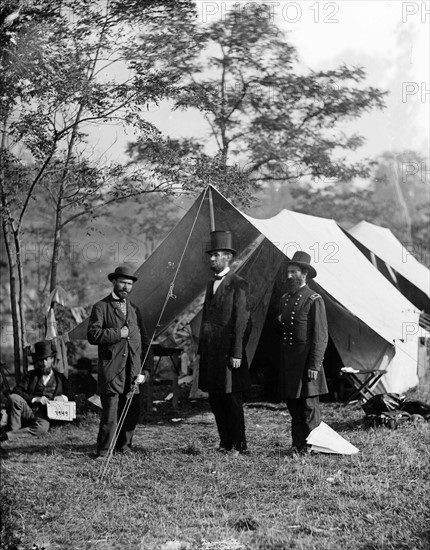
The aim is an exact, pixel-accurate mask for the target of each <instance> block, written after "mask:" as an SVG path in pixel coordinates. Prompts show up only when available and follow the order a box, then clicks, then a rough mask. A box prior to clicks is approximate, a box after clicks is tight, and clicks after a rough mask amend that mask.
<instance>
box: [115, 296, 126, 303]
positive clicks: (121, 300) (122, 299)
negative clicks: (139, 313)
mask: <svg viewBox="0 0 430 550" xmlns="http://www.w3.org/2000/svg"><path fill="white" fill-rule="evenodd" d="M112 300H113V301H114V302H117V303H121V302H123V303H125V298H113V297H112Z"/></svg>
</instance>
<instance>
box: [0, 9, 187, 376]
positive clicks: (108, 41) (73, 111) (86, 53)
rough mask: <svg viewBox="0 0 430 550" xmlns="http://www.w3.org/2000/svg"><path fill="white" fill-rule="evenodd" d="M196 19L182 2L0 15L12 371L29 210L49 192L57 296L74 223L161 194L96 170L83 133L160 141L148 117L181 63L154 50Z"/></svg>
mask: <svg viewBox="0 0 430 550" xmlns="http://www.w3.org/2000/svg"><path fill="white" fill-rule="evenodd" d="M193 17H194V12H193V6H192V3H191V2H189V1H186V0H183V1H181V2H178V3H176V4H173V2H171V1H169V0H168V1H166V2H162V1H159V0H155V1H150V0H149V1H145V2H139V1H137V0H129V1H125V2H124V1H121V2H120V1H109V2H95V3H92V2H86V1H84V0H49V1H48V0H42V1H38V2H35V1H33V0H29V1H28V2H26V3H22V2H18V1H17V0H16V1H14V0H12V1H11V2H9V3H8V4H7V5H5V6H3V7H2V8H1V12H0V23H1V25H2V31H4V32H3V33H2V35H1V39H0V42H1V43H0V45H1V46H2V50H1V52H2V53H1V57H0V64H1V68H2V71H1V76H0V87H1V90H2V97H1V107H0V124H1V129H2V140H1V145H0V164H1V165H0V193H1V205H2V220H3V234H4V239H5V248H6V253H7V256H8V260H9V279H10V291H11V304H12V317H13V321H14V340H15V342H16V344H15V348H16V349H15V364H16V365H17V364H18V363H19V362H20V357H19V355H20V349H21V348H22V345H23V344H24V343H25V340H26V336H25V315H24V298H23V293H24V286H25V281H24V274H23V264H22V258H21V248H22V236H23V231H24V230H25V222H26V219H27V213H28V210H29V208H30V206H31V205H32V201H33V200H34V198H35V196H36V195H37V193H39V192H40V190H42V189H43V190H44V192H46V193H47V197H48V200H49V202H50V204H51V205H52V211H53V213H54V218H55V219H54V223H53V230H52V242H53V252H52V262H51V269H50V278H51V281H50V288H51V289H53V288H54V287H55V286H56V281H57V269H58V262H59V258H60V255H59V250H60V245H61V241H62V238H63V232H64V228H65V226H66V225H67V224H69V223H70V222H71V221H74V220H76V219H77V218H79V217H82V216H87V215H88V214H89V215H92V214H94V212H96V211H97V210H98V209H100V208H101V207H102V206H103V205H106V204H109V203H111V202H114V201H118V200H123V199H125V198H128V197H133V196H136V195H138V194H140V193H145V192H154V191H155V190H157V188H156V187H154V186H153V185H152V184H150V185H149V184H148V182H147V181H146V180H144V181H142V180H139V179H138V178H136V177H133V174H129V173H126V172H127V171H126V167H124V166H119V165H108V166H106V165H105V163H103V161H102V160H100V159H94V154H93V155H91V153H90V151H89V147H88V143H89V138H88V134H89V133H90V132H94V131H95V130H94V129H97V131H98V132H103V125H107V124H109V125H112V124H122V125H125V126H127V127H128V128H132V129H133V132H134V133H135V134H136V135H138V136H146V137H149V136H155V135H157V134H158V130H157V129H156V128H155V127H154V126H153V124H151V123H149V122H148V121H147V120H146V119H145V116H144V113H145V109H146V108H147V106H148V103H149V102H158V101H160V100H161V99H162V98H164V97H167V96H168V95H169V94H171V93H173V89H174V88H175V85H176V82H177V80H178V78H179V76H180V70H179V68H178V65H177V64H176V63H175V62H174V61H175V56H176V57H178V56H179V55H180V52H179V51H178V50H174V49H172V48H170V51H171V53H170V57H169V58H163V57H159V58H158V59H157V60H155V59H154V56H151V55H148V56H147V53H148V52H149V51H156V50H157V48H158V42H159V43H160V44H159V46H160V51H162V48H163V45H164V44H165V43H166V42H168V41H169V40H170V42H172V40H173V38H176V39H178V40H179V41H181V40H182V41H185V40H187V37H188V35H189V32H190V30H191V29H192V26H193ZM161 24H163V32H161V27H160V25H161ZM146 25H152V27H153V28H154V29H155V28H156V27H157V25H158V34H157V33H154V34H153V36H152V41H151V42H150V43H148V44H145V43H143V42H142V41H141V39H140V38H139V34H140V33H139V31H140V29H141V28H143V27H144V26H146ZM155 61H156V62H155ZM17 368H18V367H17Z"/></svg>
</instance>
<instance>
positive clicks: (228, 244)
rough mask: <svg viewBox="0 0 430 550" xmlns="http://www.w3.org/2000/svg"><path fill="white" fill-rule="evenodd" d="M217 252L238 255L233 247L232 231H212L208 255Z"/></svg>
mask: <svg viewBox="0 0 430 550" xmlns="http://www.w3.org/2000/svg"><path fill="white" fill-rule="evenodd" d="M215 250H228V251H229V252H232V253H233V254H236V250H235V249H234V248H233V246H232V237H231V232H230V231H211V244H210V247H209V248H208V249H207V250H206V254H212V252H215Z"/></svg>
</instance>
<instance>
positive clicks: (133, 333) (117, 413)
mask: <svg viewBox="0 0 430 550" xmlns="http://www.w3.org/2000/svg"><path fill="white" fill-rule="evenodd" d="M108 279H109V281H111V283H112V286H113V289H112V292H111V294H109V296H106V297H105V298H103V300H101V301H100V302H97V303H96V304H95V305H94V306H93V309H92V311H91V316H90V320H89V325H88V333H87V337H88V341H89V343H90V344H93V345H96V346H98V382H97V386H98V388H97V390H98V393H99V394H100V399H101V403H102V409H103V411H102V415H101V419H100V427H99V433H98V436H97V456H98V457H101V458H104V457H106V456H107V454H108V451H109V449H110V446H111V443H112V440H113V438H114V436H115V437H117V439H116V443H115V450H116V451H117V452H120V453H122V454H128V453H131V444H132V439H133V434H134V430H135V428H136V424H137V420H138V418H139V395H138V394H139V385H140V384H143V382H145V380H146V379H147V377H148V376H149V374H150V372H151V370H152V362H153V359H152V354H151V353H150V350H149V346H150V340H149V338H148V335H147V333H146V330H145V326H144V323H143V320H142V316H141V314H140V311H139V309H138V307H137V306H136V305H134V304H133V303H132V302H130V301H129V299H128V295H129V293H130V291H131V289H132V287H133V283H134V282H135V281H137V277H135V276H134V275H133V273H132V271H131V269H130V268H129V267H128V266H119V267H117V268H116V269H115V271H114V272H113V273H109V275H108ZM143 360H145V363H144V365H143V366H142V361H143ZM142 369H143V370H142ZM141 371H142V372H141ZM125 407H127V408H128V410H126V411H125V410H124V408H125ZM123 411H124V415H123V416H124V418H123V419H122V425H121V427H120V430H119V433H118V434H116V430H117V424H118V420H119V419H120V418H121V415H122V413H123Z"/></svg>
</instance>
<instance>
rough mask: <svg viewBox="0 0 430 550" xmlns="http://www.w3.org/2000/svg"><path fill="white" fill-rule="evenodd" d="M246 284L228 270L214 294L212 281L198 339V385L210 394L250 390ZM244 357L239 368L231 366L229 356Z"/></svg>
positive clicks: (208, 288)
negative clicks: (245, 346)
mask: <svg viewBox="0 0 430 550" xmlns="http://www.w3.org/2000/svg"><path fill="white" fill-rule="evenodd" d="M246 290H247V283H246V281H245V280H244V279H242V278H241V277H239V276H238V275H236V274H235V273H232V272H231V271H229V272H228V273H227V275H226V276H225V277H224V279H223V280H222V282H221V284H220V285H219V287H218V288H217V291H216V292H215V294H213V281H209V283H208V285H207V289H206V298H205V302H204V305H203V317H202V323H201V329H200V338H199V354H200V371H199V388H200V389H201V390H203V391H205V392H209V393H220V394H226V393H234V392H243V391H247V390H248V389H249V387H250V378H249V371H248V364H247V361H246V354H245V351H244V344H245V341H244V340H245V333H246V328H247V324H248V319H249V314H248V309H247V299H246ZM231 357H236V358H238V359H242V363H241V366H240V367H239V368H238V369H233V370H232V369H231V368H230V358H231Z"/></svg>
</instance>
